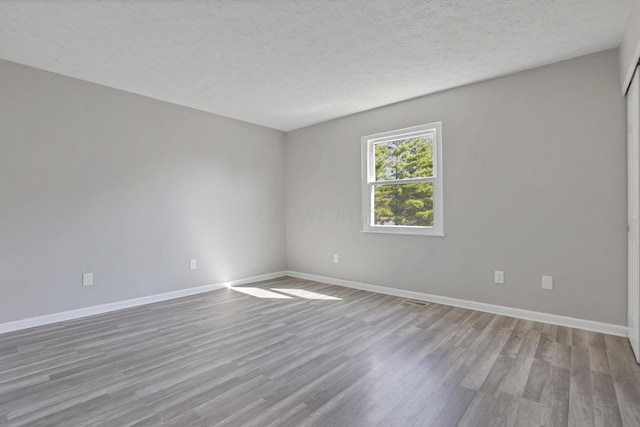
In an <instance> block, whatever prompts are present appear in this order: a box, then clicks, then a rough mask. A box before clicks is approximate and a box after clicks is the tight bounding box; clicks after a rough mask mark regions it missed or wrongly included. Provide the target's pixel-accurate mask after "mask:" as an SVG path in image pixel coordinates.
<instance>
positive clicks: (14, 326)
mask: <svg viewBox="0 0 640 427" xmlns="http://www.w3.org/2000/svg"><path fill="white" fill-rule="evenodd" d="M285 276H290V277H295V278H298V279H306V280H311V281H314V282H323V283H328V284H330V285H337V286H342V287H345V288H351V289H360V290H363V291H369V292H375V293H378V294H385V295H392V296H396V297H401V298H412V299H417V300H421V301H427V302H433V303H437V304H444V305H450V306H453V307H460V308H466V309H470V310H477V311H482V312H485V313H492V314H500V315H503V316H509V317H515V318H518V319H526V320H533V321H536V322H544V323H550V324H552V325H559V326H566V327H570V328H577V329H584V330H587V331H593V332H600V333H603V334H610V335H616V336H621V337H627V336H628V334H627V327H626V326H622V325H614V324H610V323H603V322H596V321H593V320H585V319H578V318H576V317H569V316H561V315H558V314H550V313H542V312H539V311H531V310H524V309H521V308H513V307H506V306H502V305H495V304H487V303H483V302H477V301H470V300H464V299H459V298H451V297H445V296H440V295H433V294H427V293H423V292H415V291H407V290H403V289H395V288H388V287H386V286H379V285H372V284H369V283H363V282H356V281H352V280H344V279H338V278H335V277H327V276H319V275H315V274H308V273H301V272H298V271H291V270H283V271H276V272H273V273H267V274H260V275H257V276H251V277H244V278H241V279H236V280H230V281H228V282H220V283H213V284H210V285H204V286H197V287H194V288H187V289H180V290H177V291H171V292H165V293H162V294H155V295H149V296H146V297H140V298H134V299H128V300H124V301H117V302H112V303H108V304H101V305H94V306H91V307H84V308H79V309H76V310H70V311H63V312H60V313H53V314H46V315H44V316H37V317H30V318H27V319H21V320H15V321H12V322H7V323H0V334H3V333H7V332H14V331H19V330H23V329H30V328H35V327H37V326H44V325H50V324H52V323H58V322H63V321H66V320H73V319H80V318H83V317H89V316H95V315H97V314H103V313H109V312H112V311H118V310H123V309H126V308H132V307H138V306H141V305H147V304H151V303H154V302H160V301H167V300H171V299H176V298H182V297H186V296H190V295H196V294H202V293H206V292H211V291H215V290H219V289H224V288H230V287H232V286H240V285H246V284H249V283H255V282H260V281H262V280H271V279H277V278H280V277H285Z"/></svg>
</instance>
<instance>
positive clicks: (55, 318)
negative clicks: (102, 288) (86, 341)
mask: <svg viewBox="0 0 640 427" xmlns="http://www.w3.org/2000/svg"><path fill="white" fill-rule="evenodd" d="M283 276H286V272H285V271H277V272H274V273H267V274H260V275H257V276H251V277H244V278H241V279H236V280H230V281H228V282H220V283H213V284H210V285H204V286H197V287H194V288H187V289H180V290H177V291H171V292H165V293H162V294H155V295H149V296H146V297H140V298H133V299H128V300H124V301H116V302H112V303H108V304H100V305H94V306H90V307H83V308H78V309H75V310H69V311H63V312H60V313H53V314H45V315H44V316H37V317H30V318H27V319H21V320H15V321H12V322H6V323H0V334H3V333H7V332H13V331H19V330H22V329H30V328H35V327H37V326H44V325H49V324H52V323H58V322H63V321H65V320H73V319H80V318H83V317H88V316H95V315H96V314H103V313H109V312H112V311H118V310H123V309H125V308H131V307H138V306H141V305H146V304H151V303H154V302H160V301H167V300H171V299H176V298H182V297H186V296H189V295H196V294H202V293H205V292H211V291H215V290H218V289H224V288H230V287H231V286H239V285H246V284H248V283H254V282H259V281H262V280H270V279H275V278H278V277H283Z"/></svg>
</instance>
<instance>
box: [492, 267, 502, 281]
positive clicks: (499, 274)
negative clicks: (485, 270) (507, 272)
mask: <svg viewBox="0 0 640 427" xmlns="http://www.w3.org/2000/svg"><path fill="white" fill-rule="evenodd" d="M493 279H494V282H496V283H498V284H503V283H504V271H500V270H496V271H494V272H493Z"/></svg>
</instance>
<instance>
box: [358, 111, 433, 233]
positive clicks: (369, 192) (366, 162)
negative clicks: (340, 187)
mask: <svg viewBox="0 0 640 427" xmlns="http://www.w3.org/2000/svg"><path fill="white" fill-rule="evenodd" d="M425 135H434V147H433V148H434V150H433V157H434V158H433V177H430V178H411V179H401V180H394V181H378V182H376V176H375V151H374V144H376V143H381V142H392V141H397V140H400V139H407V138H416V137H420V136H425ZM361 144H362V224H363V229H362V231H363V232H365V233H389V234H417V235H422V236H441V237H443V236H444V203H443V192H442V122H433V123H428V124H425V125H419V126H412V127H408V128H404V129H397V130H392V131H389V132H382V133H376V134H373V135H367V136H363V137H362V142H361ZM382 182H384V184H388V185H398V184H409V183H414V182H432V183H433V226H431V227H427V226H413V225H412V226H407V225H378V224H375V223H374V206H373V202H374V200H373V197H374V196H373V188H374V184H376V183H377V184H380V183H382Z"/></svg>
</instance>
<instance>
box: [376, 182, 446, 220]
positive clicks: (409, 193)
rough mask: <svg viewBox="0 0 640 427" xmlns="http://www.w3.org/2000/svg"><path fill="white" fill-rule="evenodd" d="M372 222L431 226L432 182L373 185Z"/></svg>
mask: <svg viewBox="0 0 640 427" xmlns="http://www.w3.org/2000/svg"><path fill="white" fill-rule="evenodd" d="M373 191H374V201H373V204H374V224H376V225H404V226H427V227H433V183H432V182H418V183H413V184H400V185H374V190H373Z"/></svg>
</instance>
